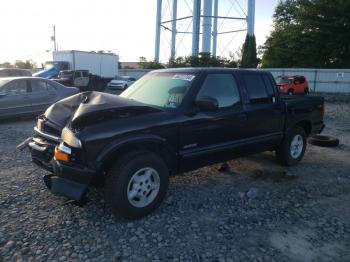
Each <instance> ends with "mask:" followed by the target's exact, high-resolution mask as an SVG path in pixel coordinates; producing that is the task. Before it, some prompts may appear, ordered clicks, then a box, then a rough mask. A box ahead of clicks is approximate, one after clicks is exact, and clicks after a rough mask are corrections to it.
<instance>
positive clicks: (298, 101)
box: [20, 68, 324, 218]
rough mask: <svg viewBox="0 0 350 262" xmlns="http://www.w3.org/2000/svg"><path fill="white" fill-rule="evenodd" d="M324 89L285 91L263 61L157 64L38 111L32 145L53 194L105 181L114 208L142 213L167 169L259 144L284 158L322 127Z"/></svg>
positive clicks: (163, 187)
mask: <svg viewBox="0 0 350 262" xmlns="http://www.w3.org/2000/svg"><path fill="white" fill-rule="evenodd" d="M323 115H324V99H323V98H322V97H309V96H305V97H296V96H288V97H282V96H281V95H280V94H279V93H278V90H277V88H276V84H275V81H274V78H273V77H272V75H271V74H270V73H268V72H264V71H259V70H239V69H237V70H233V69H224V68H186V69H167V70H158V71H153V72H151V73H149V74H147V75H146V76H144V77H143V78H141V79H140V80H138V81H137V82H135V83H134V84H133V85H132V86H131V87H130V88H128V89H127V90H126V91H124V92H123V93H122V94H121V95H120V96H116V95H112V94H106V93H99V92H83V93H80V94H77V95H74V96H71V97H68V98H66V99H63V100H61V101H59V102H57V103H55V104H53V105H52V106H51V107H50V108H48V109H47V111H46V112H45V114H44V115H41V116H40V117H39V118H38V121H37V123H36V126H35V128H34V130H35V135H34V137H32V138H29V139H27V140H26V141H25V142H24V143H23V144H22V145H21V146H20V147H21V148H23V147H25V146H26V145H28V146H29V148H30V151H31V155H32V159H33V161H34V162H35V163H36V164H38V165H39V166H40V167H42V168H45V169H47V170H48V171H50V172H51V174H50V175H47V176H45V177H44V181H45V183H46V185H47V186H48V188H49V189H50V190H51V191H52V192H53V193H55V194H59V195H63V196H66V197H68V198H70V199H74V200H77V201H79V200H81V199H82V198H83V197H84V195H85V193H86V192H87V189H88V187H89V186H91V185H95V184H101V182H103V183H104V185H105V197H106V201H107V203H109V205H110V206H111V208H112V210H113V212H114V213H115V214H117V215H121V216H124V217H127V218H139V217H142V216H144V215H146V214H148V213H150V212H151V211H152V210H154V209H155V208H157V207H158V206H159V205H160V203H161V202H162V200H163V199H164V197H165V195H166V192H167V188H168V183H169V176H170V175H175V174H179V173H183V172H186V171H190V170H194V169H197V168H200V167H203V166H205V165H210V164H213V163H219V162H224V161H226V160H230V159H233V158H235V157H241V156H245V155H249V154H253V153H258V152H263V151H268V150H269V151H276V156H277V160H278V161H279V162H280V163H281V164H283V165H295V164H297V163H298V162H299V161H300V160H301V159H302V157H303V155H304V152H305V149H306V139H307V137H308V136H309V135H310V134H316V133H319V132H321V131H322V129H323V127H324V124H323Z"/></svg>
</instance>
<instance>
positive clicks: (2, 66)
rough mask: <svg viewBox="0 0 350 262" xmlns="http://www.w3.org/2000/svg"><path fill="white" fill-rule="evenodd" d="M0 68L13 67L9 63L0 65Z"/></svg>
mask: <svg viewBox="0 0 350 262" xmlns="http://www.w3.org/2000/svg"><path fill="white" fill-rule="evenodd" d="M0 68H13V65H12V64H11V63H10V62H4V63H1V64H0Z"/></svg>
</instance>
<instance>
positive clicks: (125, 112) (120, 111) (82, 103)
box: [45, 91, 162, 129]
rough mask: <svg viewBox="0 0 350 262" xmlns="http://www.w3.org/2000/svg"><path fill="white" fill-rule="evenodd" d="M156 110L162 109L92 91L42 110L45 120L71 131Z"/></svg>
mask: <svg viewBox="0 0 350 262" xmlns="http://www.w3.org/2000/svg"><path fill="white" fill-rule="evenodd" d="M159 111H162V110H161V109H159V108H155V107H152V106H150V105H146V104H143V103H140V102H137V101H135V100H131V99H127V98H123V97H120V96H116V95H112V94H107V93H101V92H94V91H93V92H83V93H79V94H76V95H73V96H70V97H68V98H65V99H62V100H60V101H58V102H56V103H55V104H53V105H51V106H50V107H49V108H48V109H47V110H46V112H45V117H46V118H47V119H48V120H49V121H50V122H52V123H53V124H55V125H57V126H60V127H61V128H63V127H65V126H67V125H70V126H71V128H73V129H79V128H83V127H84V126H86V125H89V124H93V123H96V122H99V121H102V120H106V119H111V118H113V119H115V118H125V117H132V116H135V115H140V114H147V113H152V112H159Z"/></svg>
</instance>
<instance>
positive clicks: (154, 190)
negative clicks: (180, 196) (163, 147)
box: [105, 151, 169, 219]
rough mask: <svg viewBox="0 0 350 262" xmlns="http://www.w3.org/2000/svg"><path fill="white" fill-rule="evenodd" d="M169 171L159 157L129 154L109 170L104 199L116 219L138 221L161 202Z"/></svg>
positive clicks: (136, 153) (167, 182)
mask: <svg viewBox="0 0 350 262" xmlns="http://www.w3.org/2000/svg"><path fill="white" fill-rule="evenodd" d="M168 184H169V171H168V167H167V166H166V164H165V163H164V161H163V160H162V158H161V157H159V156H157V155H156V154H153V153H151V152H141V151H140V152H132V153H129V154H127V155H125V156H124V157H122V158H121V159H120V160H119V161H117V163H116V164H115V165H114V166H113V167H112V168H111V170H110V172H109V173H108V176H107V178H106V181H105V198H106V202H107V203H108V204H109V205H110V206H111V208H112V211H113V213H114V214H115V215H117V216H122V217H124V218H129V219H137V218H141V217H143V216H146V215H147V214H149V213H151V212H152V211H153V210H155V209H156V208H157V207H158V206H159V205H160V204H161V202H162V201H163V199H164V197H165V195H166V192H167V189H168Z"/></svg>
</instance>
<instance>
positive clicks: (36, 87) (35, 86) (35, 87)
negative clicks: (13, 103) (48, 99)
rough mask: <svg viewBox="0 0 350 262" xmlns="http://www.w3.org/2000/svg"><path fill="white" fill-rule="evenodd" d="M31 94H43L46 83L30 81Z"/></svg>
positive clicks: (45, 89)
mask: <svg viewBox="0 0 350 262" xmlns="http://www.w3.org/2000/svg"><path fill="white" fill-rule="evenodd" d="M31 86H32V92H33V93H34V92H45V91H47V85H46V82H45V81H43V80H34V81H31Z"/></svg>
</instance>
